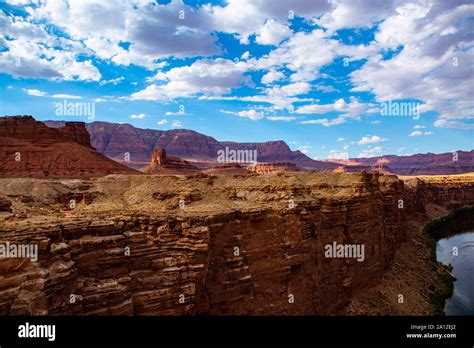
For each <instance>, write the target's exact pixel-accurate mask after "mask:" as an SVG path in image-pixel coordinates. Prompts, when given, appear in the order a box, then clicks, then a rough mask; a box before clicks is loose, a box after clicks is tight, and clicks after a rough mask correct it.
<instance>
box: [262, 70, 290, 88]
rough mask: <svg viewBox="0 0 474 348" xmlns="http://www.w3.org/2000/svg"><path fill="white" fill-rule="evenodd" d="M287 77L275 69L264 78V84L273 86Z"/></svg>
mask: <svg viewBox="0 0 474 348" xmlns="http://www.w3.org/2000/svg"><path fill="white" fill-rule="evenodd" d="M284 77H285V74H283V73H282V72H280V71H276V70H274V69H272V70H270V71H269V72H267V73H266V74H265V75H263V76H262V83H263V84H265V85H268V84H271V83H272V82H275V81H279V80H281V79H283V78H284Z"/></svg>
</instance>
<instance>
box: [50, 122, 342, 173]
mask: <svg viewBox="0 0 474 348" xmlns="http://www.w3.org/2000/svg"><path fill="white" fill-rule="evenodd" d="M44 123H45V124H46V125H48V126H49V127H55V128H57V127H62V126H63V125H64V121H45V122H44ZM86 128H87V130H88V131H89V133H90V135H91V144H92V146H94V147H95V148H96V149H97V151H99V152H101V153H102V154H104V155H106V156H108V157H110V158H112V159H114V160H116V161H118V162H121V163H124V164H127V165H129V166H131V167H134V168H139V167H143V166H144V165H147V164H148V163H149V160H150V158H151V154H152V152H153V150H154V149H158V148H164V149H165V150H166V153H167V154H169V155H170V156H177V157H180V158H183V159H185V160H188V161H190V162H194V163H195V164H197V165H199V166H201V167H211V166H214V165H216V163H217V157H218V151H219V150H223V149H225V148H226V147H227V148H229V150H257V160H258V161H259V162H292V163H294V164H296V165H297V166H298V167H300V168H304V169H308V170H331V169H333V168H335V167H337V165H336V164H333V163H330V162H323V161H315V160H312V159H311V158H309V157H308V156H306V155H305V154H304V153H302V152H301V151H292V150H291V149H290V148H289V146H288V145H287V144H286V143H285V142H284V141H269V142H264V143H237V142H230V141H223V142H220V141H217V140H216V139H214V138H212V137H209V136H206V135H204V134H201V133H198V132H195V131H192V130H187V129H175V130H168V131H162V130H155V129H141V128H136V127H133V126H132V125H129V124H117V123H109V122H92V123H87V124H86ZM127 153H128V154H129V155H130V162H126V161H124V159H125V155H126V154H127Z"/></svg>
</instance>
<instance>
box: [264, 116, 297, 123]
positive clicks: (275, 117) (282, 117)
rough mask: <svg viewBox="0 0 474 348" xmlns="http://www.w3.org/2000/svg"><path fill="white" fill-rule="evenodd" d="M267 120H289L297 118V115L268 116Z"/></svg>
mask: <svg viewBox="0 0 474 348" xmlns="http://www.w3.org/2000/svg"><path fill="white" fill-rule="evenodd" d="M267 120H270V121H286V122H289V121H293V120H296V117H294V116H267Z"/></svg>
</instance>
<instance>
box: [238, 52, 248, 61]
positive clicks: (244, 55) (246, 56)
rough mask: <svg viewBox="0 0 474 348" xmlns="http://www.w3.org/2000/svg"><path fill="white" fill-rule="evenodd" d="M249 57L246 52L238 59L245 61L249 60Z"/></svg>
mask: <svg viewBox="0 0 474 348" xmlns="http://www.w3.org/2000/svg"><path fill="white" fill-rule="evenodd" d="M249 57H250V52H249V51H246V52H244V53H242V55H241V56H240V59H243V60H247V59H249Z"/></svg>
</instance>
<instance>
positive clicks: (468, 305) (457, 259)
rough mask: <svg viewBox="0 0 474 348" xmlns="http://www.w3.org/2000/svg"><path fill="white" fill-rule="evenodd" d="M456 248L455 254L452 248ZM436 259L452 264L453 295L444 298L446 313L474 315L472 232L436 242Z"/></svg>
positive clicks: (473, 242) (473, 247)
mask: <svg viewBox="0 0 474 348" xmlns="http://www.w3.org/2000/svg"><path fill="white" fill-rule="evenodd" d="M455 247H456V248H457V254H458V255H457V256H456V255H455V252H453V248H455ZM436 259H437V260H438V262H441V263H443V264H445V265H449V264H451V265H452V266H453V273H454V276H455V277H456V281H454V292H453V296H452V297H451V298H449V299H448V300H446V304H445V307H444V313H445V314H446V315H474V232H467V233H462V234H457V235H454V236H451V237H449V238H444V239H440V240H439V241H438V242H437V243H436Z"/></svg>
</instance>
